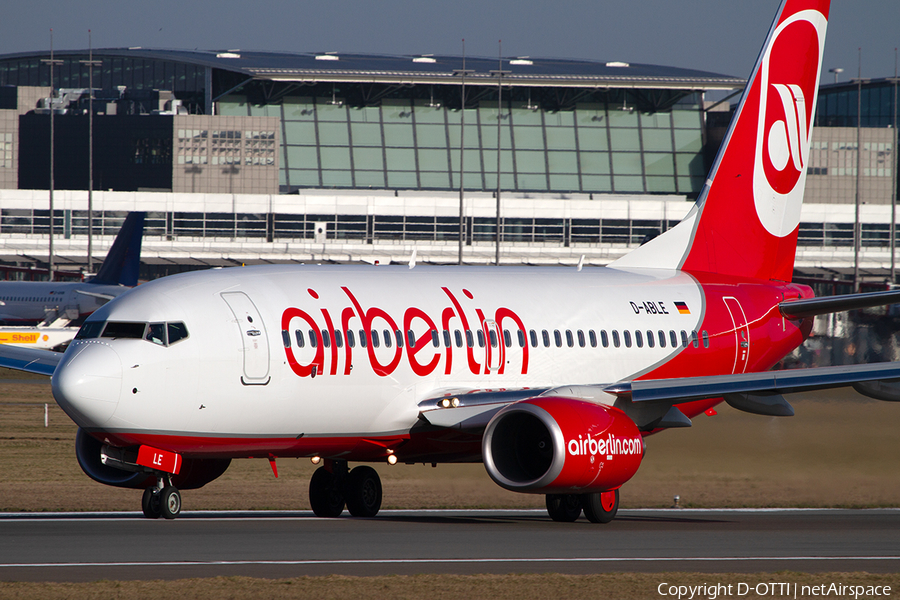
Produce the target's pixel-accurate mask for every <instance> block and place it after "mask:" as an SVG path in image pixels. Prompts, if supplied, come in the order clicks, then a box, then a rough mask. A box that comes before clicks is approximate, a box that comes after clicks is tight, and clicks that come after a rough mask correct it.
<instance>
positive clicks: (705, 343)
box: [703, 329, 709, 348]
mask: <svg viewBox="0 0 900 600" xmlns="http://www.w3.org/2000/svg"><path fill="white" fill-rule="evenodd" d="M703 347H704V348H709V333H708V332H707V331H706V330H705V329H704V330H703Z"/></svg>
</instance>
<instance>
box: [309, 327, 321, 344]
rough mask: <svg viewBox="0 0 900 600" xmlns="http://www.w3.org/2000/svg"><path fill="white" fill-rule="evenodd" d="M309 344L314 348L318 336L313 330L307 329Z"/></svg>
mask: <svg viewBox="0 0 900 600" xmlns="http://www.w3.org/2000/svg"><path fill="white" fill-rule="evenodd" d="M309 345H310V347H311V348H315V347H317V346H318V345H319V336H318V335H316V332H315V330H313V329H310V330H309Z"/></svg>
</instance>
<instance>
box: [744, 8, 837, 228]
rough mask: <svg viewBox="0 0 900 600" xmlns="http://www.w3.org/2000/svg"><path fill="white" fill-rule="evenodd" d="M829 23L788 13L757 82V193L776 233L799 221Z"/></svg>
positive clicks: (808, 13) (813, 14) (812, 13)
mask: <svg viewBox="0 0 900 600" xmlns="http://www.w3.org/2000/svg"><path fill="white" fill-rule="evenodd" d="M827 24H828V21H827V19H826V17H825V16H824V15H823V14H822V13H820V12H819V11H816V10H801V11H798V12H796V13H794V14H792V15H785V17H784V19H783V20H782V22H781V23H779V24H778V26H777V27H776V28H775V31H774V33H773V35H772V38H771V39H770V40H769V44H768V45H767V46H766V49H765V52H764V53H763V57H762V61H761V63H760V67H759V72H758V73H757V81H756V82H754V87H755V88H756V89H757V91H758V93H759V121H758V125H757V135H756V151H755V157H754V167H753V198H754V202H755V204H756V213H757V215H759V220H760V222H761V223H762V225H763V227H765V228H766V230H767V231H768V232H769V233H771V234H772V235H774V236H777V237H784V236H786V235H788V234H789V233H791V232H793V231H794V229H795V228H796V227H797V225H798V224H799V223H800V206H801V203H802V201H803V188H804V182H805V178H806V168H807V159H808V157H809V137H810V133H811V129H812V127H811V125H812V123H811V120H812V118H813V113H814V111H815V102H816V96H817V92H818V86H819V71H820V65H821V64H822V52H823V51H824V48H825V29H826V26H827Z"/></svg>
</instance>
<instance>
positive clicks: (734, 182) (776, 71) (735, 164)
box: [613, 0, 830, 281]
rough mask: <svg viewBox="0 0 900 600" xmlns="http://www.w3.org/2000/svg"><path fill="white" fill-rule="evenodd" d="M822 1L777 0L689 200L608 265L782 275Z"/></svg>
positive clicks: (785, 275)
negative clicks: (677, 218) (721, 137)
mask: <svg viewBox="0 0 900 600" xmlns="http://www.w3.org/2000/svg"><path fill="white" fill-rule="evenodd" d="M829 3H830V0H784V2H783V3H782V5H781V10H780V11H779V13H778V16H777V17H776V19H775V22H774V23H773V24H772V28H771V30H770V31H769V36H768V38H767V40H766V44H765V46H763V49H762V52H761V53H760V56H759V59H758V60H757V62H756V66H755V67H754V69H753V73H752V75H751V78H750V81H749V82H748V84H747V88H746V89H745V90H744V95H743V97H742V98H741V102H740V104H739V106H738V109H737V112H736V113H735V116H734V119H733V120H732V122H731V127H730V128H729V130H728V134H727V135H726V137H725V141H724V142H723V143H722V146H721V148H720V149H719V154H718V156H717V157H716V160H715V163H714V164H713V167H712V169H711V171H710V174H709V177H708V179H707V181H706V185H705V186H704V189H703V191H702V192H701V193H700V197H699V198H698V200H697V206H696V207H695V209H694V210H692V211H691V213H690V214H689V215H688V216H687V218H685V220H684V221H683V222H681V223H679V225H678V226H676V227H675V228H673V229H672V230H671V231H668V232H666V233H665V234H663V235H661V236H659V237H657V238H656V239H654V240H652V241H651V242H649V243H647V244H645V245H644V246H642V247H641V248H638V249H637V250H635V251H634V252H632V253H630V254H628V255H627V256H625V257H623V258H621V259H619V260H618V261H616V262H615V263H613V264H614V266H641V267H674V268H681V269H683V270H685V271H708V272H713V273H723V274H729V275H738V276H743V277H755V278H759V279H776V280H782V281H790V279H791V274H792V272H793V268H794V254H795V252H796V248H797V231H798V225H799V223H800V206H801V204H802V201H803V190H804V187H805V185H806V170H807V159H808V157H809V142H810V136H811V135H812V120H813V118H814V116H815V109H816V98H817V96H818V89H819V74H820V71H821V64H822V53H823V52H824V48H825V29H826V26H827V24H828V10H829ZM676 260H677V261H678V263H677V264H672V263H673V262H674V261H676ZM660 263H662V264H660Z"/></svg>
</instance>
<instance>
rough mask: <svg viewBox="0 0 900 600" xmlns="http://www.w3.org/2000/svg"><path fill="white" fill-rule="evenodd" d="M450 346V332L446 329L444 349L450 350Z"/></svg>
mask: <svg viewBox="0 0 900 600" xmlns="http://www.w3.org/2000/svg"><path fill="white" fill-rule="evenodd" d="M450 346H451V344H450V332H449V331H447V330H446V329H445V330H444V348H449V347H450Z"/></svg>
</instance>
